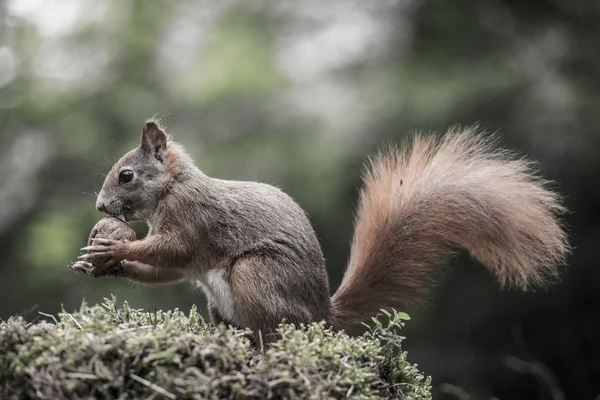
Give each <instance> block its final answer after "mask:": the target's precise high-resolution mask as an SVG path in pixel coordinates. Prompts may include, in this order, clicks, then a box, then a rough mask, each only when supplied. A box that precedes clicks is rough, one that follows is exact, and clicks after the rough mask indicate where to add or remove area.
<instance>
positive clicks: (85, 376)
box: [65, 372, 98, 380]
mask: <svg viewBox="0 0 600 400" xmlns="http://www.w3.org/2000/svg"><path fill="white" fill-rule="evenodd" d="M65 376H66V377H67V378H74V379H89V380H96V379H98V377H97V376H96V375H92V374H81V373H79V372H67V373H66V374H65Z"/></svg>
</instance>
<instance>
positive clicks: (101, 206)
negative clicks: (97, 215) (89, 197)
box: [96, 202, 106, 213]
mask: <svg viewBox="0 0 600 400" xmlns="http://www.w3.org/2000/svg"><path fill="white" fill-rule="evenodd" d="M96 209H97V210H98V211H100V212H101V213H106V206H105V205H104V203H100V202H99V203H96Z"/></svg>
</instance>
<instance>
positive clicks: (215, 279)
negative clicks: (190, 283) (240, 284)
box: [196, 268, 240, 324]
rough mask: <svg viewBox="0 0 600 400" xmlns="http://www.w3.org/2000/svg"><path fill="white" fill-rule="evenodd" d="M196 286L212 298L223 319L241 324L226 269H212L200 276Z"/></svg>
mask: <svg viewBox="0 0 600 400" xmlns="http://www.w3.org/2000/svg"><path fill="white" fill-rule="evenodd" d="M196 285H197V286H199V287H201V288H202V290H203V291H204V294H206V296H207V297H210V299H211V300H212V301H213V302H214V304H215V306H216V307H217V310H219V313H220V314H221V315H222V316H223V318H225V319H226V320H228V321H230V322H232V323H234V324H239V323H240V321H239V319H238V318H237V315H236V312H235V301H234V298H233V290H231V286H229V282H227V279H226V271H225V270H224V269H220V268H219V269H211V270H209V271H206V272H204V273H202V274H200V276H198V280H197V281H196Z"/></svg>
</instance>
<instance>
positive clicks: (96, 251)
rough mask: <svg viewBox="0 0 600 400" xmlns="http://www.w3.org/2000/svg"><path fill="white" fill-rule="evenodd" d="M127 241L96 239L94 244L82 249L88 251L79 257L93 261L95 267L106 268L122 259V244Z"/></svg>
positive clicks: (85, 260) (89, 261) (88, 261)
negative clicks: (120, 252) (120, 255)
mask: <svg viewBox="0 0 600 400" xmlns="http://www.w3.org/2000/svg"><path fill="white" fill-rule="evenodd" d="M124 244H125V242H121V241H118V240H112V239H94V240H93V245H92V246H87V247H84V248H82V249H81V251H87V252H88V253H87V254H82V255H81V256H79V257H78V258H79V259H80V260H82V261H84V262H87V263H91V264H93V266H94V267H95V268H101V269H106V268H109V267H111V266H113V265H115V264H117V263H119V262H120V261H121V257H119V250H120V246H121V245H124Z"/></svg>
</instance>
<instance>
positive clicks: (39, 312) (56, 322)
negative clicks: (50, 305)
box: [38, 311, 58, 325]
mask: <svg viewBox="0 0 600 400" xmlns="http://www.w3.org/2000/svg"><path fill="white" fill-rule="evenodd" d="M38 314H40V315H43V316H44V317H49V318H52V319H53V320H54V323H55V324H56V325H58V321H57V320H56V317H55V316H54V315H52V314H46V313H43V312H41V311H38Z"/></svg>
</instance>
